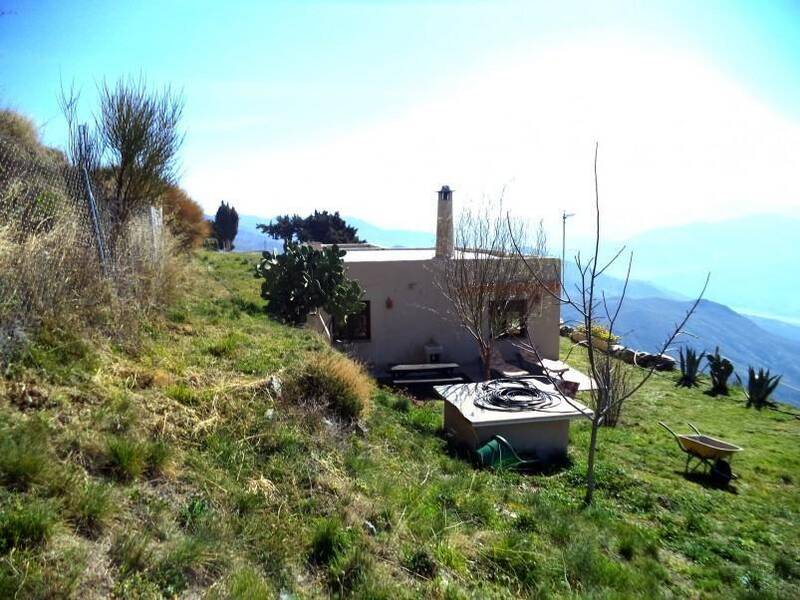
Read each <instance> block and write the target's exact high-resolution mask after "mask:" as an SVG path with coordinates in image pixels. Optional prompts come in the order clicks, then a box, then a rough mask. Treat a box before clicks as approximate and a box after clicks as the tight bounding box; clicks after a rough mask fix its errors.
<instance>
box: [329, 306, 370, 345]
mask: <svg viewBox="0 0 800 600" xmlns="http://www.w3.org/2000/svg"><path fill="white" fill-rule="evenodd" d="M362 303H363V305H364V308H363V309H362V311H361V312H359V313H356V314H354V315H350V316H348V317H347V320H346V321H345V322H344V323H340V322H338V321H337V319H334V320H333V339H335V340H337V341H341V342H354V341H364V340H369V339H370V334H371V332H370V318H369V315H370V310H369V309H370V306H369V300H364V301H362Z"/></svg>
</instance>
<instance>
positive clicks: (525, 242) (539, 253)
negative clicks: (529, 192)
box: [435, 197, 547, 379]
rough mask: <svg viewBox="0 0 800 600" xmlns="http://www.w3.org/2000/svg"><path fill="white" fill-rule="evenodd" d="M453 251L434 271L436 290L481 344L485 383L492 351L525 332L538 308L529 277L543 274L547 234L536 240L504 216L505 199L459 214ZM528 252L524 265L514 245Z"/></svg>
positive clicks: (534, 286)
mask: <svg viewBox="0 0 800 600" xmlns="http://www.w3.org/2000/svg"><path fill="white" fill-rule="evenodd" d="M454 233H455V251H454V255H453V256H452V257H449V258H442V259H440V260H439V261H438V262H437V263H436V266H435V269H437V270H438V271H439V275H440V277H437V278H436V281H437V285H438V286H439V288H440V289H441V291H442V293H443V294H444V295H445V296H446V297H447V298H448V300H449V301H450V306H451V309H452V313H453V316H454V317H455V319H456V320H457V321H458V322H459V323H460V324H461V326H462V327H463V328H464V329H465V330H466V331H467V332H468V333H469V335H470V336H471V337H472V338H473V339H474V340H475V342H476V344H477V345H478V351H479V354H480V358H481V361H482V363H483V370H484V373H483V374H484V378H486V379H488V378H489V376H490V363H491V355H492V349H493V348H494V345H495V343H496V341H497V340H498V339H500V338H502V337H503V336H506V335H510V334H516V333H519V332H521V331H523V330H524V329H525V325H526V324H527V322H528V319H529V317H530V316H531V314H533V312H534V311H537V310H538V309H540V306H539V305H538V304H537V302H535V301H533V300H534V299H535V298H540V299H541V298H542V293H541V291H540V289H539V287H540V282H539V281H537V280H536V279H535V278H534V277H533V276H532V275H531V273H530V271H529V269H536V270H537V272H539V274H540V279H543V277H542V276H543V273H541V266H540V264H539V262H540V259H541V258H543V257H544V256H545V254H546V252H547V248H546V246H547V239H546V237H545V234H544V230H543V228H542V226H541V224H540V225H539V228H538V230H537V232H536V234H535V237H534V238H533V240H532V241H529V240H531V237H530V236H529V231H528V227H527V226H526V224H525V222H524V221H521V220H507V219H506V217H504V216H503V208H502V197H501V199H500V201H498V202H486V203H483V204H482V205H481V206H480V207H478V206H469V207H466V208H465V209H464V210H463V211H461V213H460V215H459V218H458V220H457V222H456V227H455V232H454ZM515 241H516V242H517V244H518V245H519V247H520V248H524V249H525V250H524V251H525V256H526V258H527V261H526V260H523V259H522V258H521V257H520V255H519V254H518V253H516V252H515V247H514V242H515Z"/></svg>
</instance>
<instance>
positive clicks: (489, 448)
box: [475, 435, 534, 469]
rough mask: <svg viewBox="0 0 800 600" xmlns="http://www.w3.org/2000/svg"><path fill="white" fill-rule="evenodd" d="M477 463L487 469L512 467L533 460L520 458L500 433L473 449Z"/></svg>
mask: <svg viewBox="0 0 800 600" xmlns="http://www.w3.org/2000/svg"><path fill="white" fill-rule="evenodd" d="M475 454H476V456H477V460H478V465H480V466H481V467H484V468H489V469H514V468H517V467H521V466H523V465H527V464H530V463H532V462H534V461H531V460H525V459H523V458H520V456H519V454H517V452H516V450H514V446H512V445H511V443H510V442H509V441H508V440H507V439H506V438H504V437H503V436H501V435H495V436H494V437H492V439H490V440H489V441H488V442H486V443H485V444H484V445H483V446H481V447H480V448H478V449H477V450H476V451H475Z"/></svg>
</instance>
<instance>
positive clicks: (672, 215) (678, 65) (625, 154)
mask: <svg viewBox="0 0 800 600" xmlns="http://www.w3.org/2000/svg"><path fill="white" fill-rule="evenodd" d="M597 4H598V3H578V2H575V3H552V2H500V1H494V2H465V1H461V2H410V1H397V2H366V1H361V2H343V3H339V2H302V1H295V2H258V3H256V2H235V1H234V2H224V3H221V2H208V3H203V2H197V1H195V2H136V3H133V2H115V3H110V2H105V3H101V2H50V1H39V2H13V1H8V0H5V1H3V0H0V9H2V10H5V11H7V14H6V15H4V16H2V17H0V73H2V75H0V102H1V103H2V104H4V105H6V106H10V107H12V108H16V109H18V110H20V111H22V112H24V113H26V114H28V115H29V116H31V117H32V118H33V119H34V120H35V121H36V122H37V123H38V124H40V125H41V127H42V135H43V137H44V139H45V141H46V142H47V143H49V144H51V145H55V146H59V145H61V144H62V143H63V133H64V130H63V123H62V119H61V117H60V115H59V112H58V108H57V105H56V93H57V90H58V86H59V79H60V78H61V79H62V80H64V81H65V82H70V81H74V82H75V83H76V84H77V85H78V86H80V87H81V88H82V89H83V92H84V98H83V99H84V106H85V108H86V111H87V115H88V113H89V111H90V110H91V108H92V104H93V95H94V88H95V84H96V82H97V81H98V80H100V79H102V78H104V77H106V78H110V79H115V78H117V77H120V76H126V75H138V74H139V73H143V74H145V75H146V77H147V78H148V80H149V81H150V82H152V83H153V84H155V85H162V84H167V83H168V84H170V85H172V86H173V87H176V88H178V89H182V90H183V92H184V95H185V97H186V113H185V120H184V127H185V129H186V144H185V147H184V149H183V152H182V165H183V176H182V184H183V185H184V186H185V187H186V188H187V190H188V191H189V192H190V193H191V194H192V196H193V197H195V198H196V199H197V200H198V201H200V202H201V203H202V204H203V205H204V207H205V208H206V209H207V210H209V211H210V210H211V209H213V208H214V207H215V206H216V205H217V204H218V202H219V201H220V200H221V199H225V200H229V201H232V202H233V203H234V204H235V205H237V206H238V207H240V212H247V213H253V214H260V215H272V214H275V213H278V212H287V211H301V212H304V211H309V210H311V209H313V208H328V209H340V210H341V211H342V212H343V213H345V214H351V215H356V216H359V217H362V218H364V219H366V220H368V221H371V222H374V223H376V224H379V225H383V226H389V227H404V228H414V229H425V230H430V229H431V228H432V227H433V210H434V197H435V196H434V194H433V190H435V189H436V188H438V187H439V186H440V185H442V184H443V183H448V184H450V185H451V186H452V187H454V188H455V189H456V190H457V194H458V195H457V199H459V200H460V201H462V202H468V201H481V199H482V198H484V197H496V196H497V195H498V194H499V191H500V190H501V189H502V188H503V187H504V186H505V188H506V199H505V202H506V206H507V207H509V208H510V209H511V210H512V211H514V212H516V213H517V214H520V215H523V216H525V217H529V218H537V217H544V218H545V219H546V220H547V222H548V224H555V222H556V217H557V214H558V212H559V210H560V209H561V208H566V209H569V210H572V211H574V212H577V213H578V217H576V218H575V220H574V222H573V227H574V228H575V231H576V234H579V233H581V232H585V231H586V230H587V228H588V227H589V224H590V220H589V219H588V215H589V212H590V211H589V209H590V202H591V200H592V198H591V190H592V187H591V152H592V148H593V143H594V140H596V139H597V140H599V141H600V144H601V190H602V193H603V198H604V202H605V204H604V206H606V207H607V210H606V213H605V214H604V217H605V218H606V220H607V221H608V227H607V231H608V232H609V234H610V235H612V236H616V237H625V236H628V235H632V234H635V233H638V232H640V231H642V230H646V229H648V228H651V227H657V226H660V225H675V224H681V223H685V222H691V221H695V220H704V219H708V220H713V219H719V218H725V217H736V216H741V215H745V214H750V213H753V212H765V211H766V212H777V213H781V214H787V215H794V216H798V210H800V194H799V193H798V190H799V189H800V186H799V184H798V183H797V181H796V180H797V177H796V173H797V172H800V161H798V158H797V157H798V155H799V153H798V148H800V68H798V67H800V5H798V4H797V3H788V2H787V3H781V2H770V3H767V2H751V3H739V2H720V3H714V2H687V3H681V2H669V3H663V4H659V3H655V2H647V3H644V2H618V3H607V4H605V5H604V6H602V7H600V6H597ZM555 5H558V7H557V8H556V7H555ZM654 207H657V209H658V210H654Z"/></svg>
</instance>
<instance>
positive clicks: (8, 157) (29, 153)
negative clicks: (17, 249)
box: [0, 137, 108, 268]
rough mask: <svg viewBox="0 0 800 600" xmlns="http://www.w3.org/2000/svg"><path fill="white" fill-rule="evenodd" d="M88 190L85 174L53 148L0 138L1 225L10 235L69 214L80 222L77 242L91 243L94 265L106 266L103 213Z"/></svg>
mask: <svg viewBox="0 0 800 600" xmlns="http://www.w3.org/2000/svg"><path fill="white" fill-rule="evenodd" d="M91 189H92V183H91V181H90V178H89V177H88V174H85V173H84V172H83V171H82V170H81V169H79V168H77V167H73V166H71V165H69V164H68V163H67V162H66V161H65V160H64V158H63V156H61V155H60V154H59V153H58V152H57V151H53V150H49V149H43V148H41V147H38V148H37V147H34V148H28V147H25V146H24V145H22V144H19V143H15V141H14V140H8V139H4V138H2V137H0V225H2V226H3V227H4V228H5V230H6V234H7V235H8V236H10V237H11V238H12V239H16V240H17V241H20V240H21V238H24V237H26V236H30V235H40V234H43V233H46V232H48V231H51V230H52V229H53V228H54V227H55V226H56V225H57V224H58V223H59V221H63V220H66V219H69V220H71V221H73V222H74V223H76V224H77V225H78V227H77V229H78V231H79V233H80V234H81V235H80V236H79V237H78V240H77V241H78V242H79V243H83V244H86V245H91V246H93V247H95V248H96V249H97V252H98V265H97V266H98V268H105V267H106V266H107V264H105V262H106V255H107V253H108V252H107V247H108V240H107V239H106V238H105V235H104V231H105V229H106V228H105V227H104V224H106V221H107V218H106V217H107V215H104V214H103V211H102V208H101V207H99V206H97V204H96V203H95V202H94V199H93V196H92V191H91Z"/></svg>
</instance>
